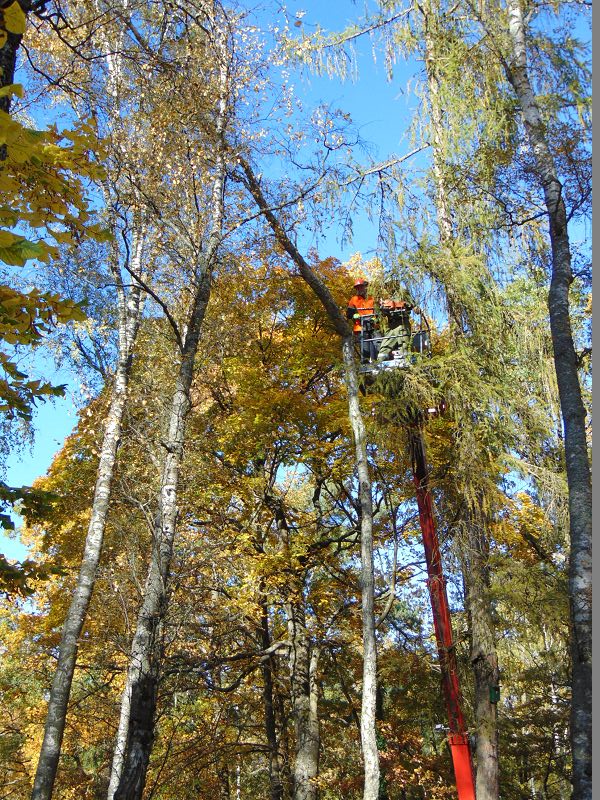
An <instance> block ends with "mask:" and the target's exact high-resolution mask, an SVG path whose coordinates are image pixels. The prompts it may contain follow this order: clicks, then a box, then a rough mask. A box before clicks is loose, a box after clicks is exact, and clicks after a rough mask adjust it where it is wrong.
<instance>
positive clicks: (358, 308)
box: [348, 294, 375, 333]
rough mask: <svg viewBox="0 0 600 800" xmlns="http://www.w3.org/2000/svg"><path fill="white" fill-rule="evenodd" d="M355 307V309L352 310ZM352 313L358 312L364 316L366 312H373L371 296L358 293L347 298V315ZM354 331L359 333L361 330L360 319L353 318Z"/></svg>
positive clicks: (373, 304) (373, 306) (373, 305)
mask: <svg viewBox="0 0 600 800" xmlns="http://www.w3.org/2000/svg"><path fill="white" fill-rule="evenodd" d="M353 309H355V310H353ZM350 312H352V314H360V316H361V317H364V316H366V315H368V314H374V313H375V301H374V300H373V298H372V297H361V296H360V295H358V294H355V295H354V296H353V297H351V298H350V300H348V315H350ZM353 330H354V333H360V331H361V330H362V327H361V324H360V320H358V319H355V320H354V328H353Z"/></svg>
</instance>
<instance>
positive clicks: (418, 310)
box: [412, 306, 423, 314]
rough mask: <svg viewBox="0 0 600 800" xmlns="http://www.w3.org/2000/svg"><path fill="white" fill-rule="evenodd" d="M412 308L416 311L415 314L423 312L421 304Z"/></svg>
mask: <svg viewBox="0 0 600 800" xmlns="http://www.w3.org/2000/svg"><path fill="white" fill-rule="evenodd" d="M412 310H413V311H414V312H415V314H422V313H423V312H422V311H421V309H420V308H419V306H413V307H412Z"/></svg>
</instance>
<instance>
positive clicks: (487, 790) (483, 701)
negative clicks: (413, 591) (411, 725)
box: [463, 512, 499, 800]
mask: <svg viewBox="0 0 600 800" xmlns="http://www.w3.org/2000/svg"><path fill="white" fill-rule="evenodd" d="M465 528H466V532H465V535H466V545H467V553H466V558H465V559H464V562H463V569H464V579H465V586H466V587H467V589H466V603H467V610H468V617H469V627H470V633H471V665H472V667H473V673H474V676H475V721H476V731H475V733H476V737H477V739H476V747H475V757H476V760H477V778H476V795H477V800H497V798H498V796H499V775H498V720H497V706H496V702H495V701H494V698H493V697H492V694H491V688H492V687H496V686H498V684H499V670H498V657H497V655H496V643H495V638H494V625H493V621H492V615H491V611H490V599H489V584H490V582H489V567H488V559H489V542H488V541H487V538H486V535H485V529H484V527H483V525H482V524H481V523H480V522H479V521H478V520H477V519H476V518H475V515H474V514H472V513H470V512H467V519H466V521H465Z"/></svg>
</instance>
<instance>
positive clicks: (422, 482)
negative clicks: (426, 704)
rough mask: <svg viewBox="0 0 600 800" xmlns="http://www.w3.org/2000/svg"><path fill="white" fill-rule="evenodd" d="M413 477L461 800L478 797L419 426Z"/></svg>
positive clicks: (413, 439)
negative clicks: (476, 795)
mask: <svg viewBox="0 0 600 800" xmlns="http://www.w3.org/2000/svg"><path fill="white" fill-rule="evenodd" d="M409 430H410V444H411V454H412V468H413V480H414V484H415V487H416V491H417V505H418V508H419V522H420V524H421V532H422V534H423V546H424V548H425V560H426V562H427V574H428V576H429V579H428V581H427V586H428V589H429V598H430V600H431V611H432V613H433V624H434V628H435V638H436V642H437V650H438V655H439V659H440V667H441V670H442V687H443V691H444V698H445V700H446V707H447V710H448V723H449V733H448V742H449V744H450V751H451V753H452V763H453V765H454V775H455V778H456V789H457V792H458V800H475V784H474V781H473V763H472V759H471V749H470V747H469V737H468V733H467V726H466V724H465V718H464V716H463V712H462V696H461V692H460V684H459V680H458V669H457V663H456V651H455V649H454V644H453V641H452V622H451V620H450V607H449V605H448V595H447V593H446V579H445V578H444V573H443V570H442V558H441V554H440V545H439V541H438V537H437V532H436V529H435V517H434V514H433V502H432V499H431V493H430V491H429V470H428V468H427V458H426V455H425V444H424V442H423V433H422V430H421V428H420V427H418V426H413V427H411V428H410V429H409Z"/></svg>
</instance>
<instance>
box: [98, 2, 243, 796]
mask: <svg viewBox="0 0 600 800" xmlns="http://www.w3.org/2000/svg"><path fill="white" fill-rule="evenodd" d="M206 12H207V17H208V19H209V21H210V23H212V24H213V26H214V32H215V36H214V42H215V45H216V48H217V52H216V53H215V58H216V62H217V65H218V70H219V73H218V81H219V86H218V88H219V98H220V99H219V103H218V106H217V109H216V119H215V143H214V145H215V155H214V159H215V161H214V164H215V167H214V178H213V185H212V198H211V212H212V221H211V225H210V230H209V235H208V237H207V241H206V244H205V247H204V249H203V250H202V251H201V253H200V255H199V261H198V264H197V266H196V270H195V274H194V281H193V285H192V286H191V287H190V289H191V290H192V292H193V294H192V298H191V301H190V309H189V313H188V318H187V326H186V330H185V337H184V339H183V347H182V352H181V362H180V366H179V371H178V375H177V380H176V385H175V391H174V394H173V398H172V401H171V410H170V417H169V422H168V433H167V437H166V442H165V445H164V446H165V450H166V456H165V461H164V464H163V468H162V479H161V488H160V492H159V495H158V498H157V513H156V516H155V519H154V531H153V546H152V555H151V561H150V567H149V571H148V577H147V578H146V585H145V588H144V598H143V601H142V607H141V609H140V611H139V614H138V621H137V627H136V631H135V634H134V637H133V642H132V647H131V661H130V665H129V670H128V677H127V682H128V685H129V686H131V705H130V712H129V724H128V732H127V744H126V748H125V755H124V758H123V765H122V773H121V775H120V778H119V783H118V786H117V789H116V790H115V792H114V795H113V798H114V800H140V798H141V796H142V792H143V790H144V785H145V782H146V773H147V769H148V763H149V760H150V753H151V751H152V744H153V741H154V718H155V712H156V701H157V694H158V681H159V677H160V667H161V661H162V651H163V646H162V629H163V622H164V618H165V614H166V610H167V605H168V580H169V569H170V564H171V558H172V555H173V544H174V539H175V529H176V522H177V491H178V484H179V472H180V468H181V464H182V460H183V451H184V444H185V422H186V417H187V415H188V412H189V409H190V405H191V404H190V389H191V386H192V379H193V374H194V361H195V358H196V353H197V350H198V343H199V339H200V331H201V326H202V322H203V320H204V314H205V311H206V306H207V304H208V300H209V297H210V288H211V278H212V271H213V268H214V263H215V260H216V257H217V251H218V248H219V246H220V243H221V231H222V226H223V214H224V187H225V167H226V164H225V155H224V154H225V142H224V134H225V124H226V113H227V109H228V83H229V71H228V53H227V49H226V42H225V32H224V30H223V29H222V28H221V23H220V21H215V19H214V15H213V12H212V10H211V9H210V8H209V9H206ZM118 760H119V759H118V754H117V753H115V758H114V760H113V761H114V762H117V761H118ZM116 771H117V763H114V765H113V770H112V772H115V773H116ZM113 798H109V800H113Z"/></svg>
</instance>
